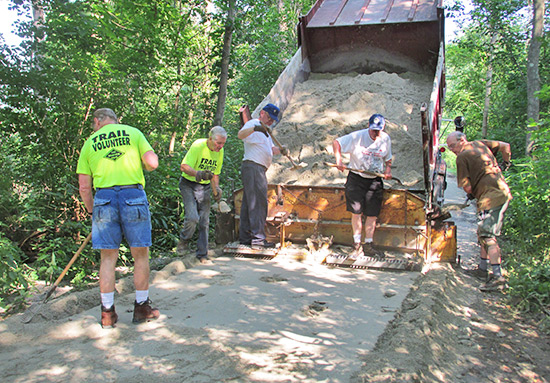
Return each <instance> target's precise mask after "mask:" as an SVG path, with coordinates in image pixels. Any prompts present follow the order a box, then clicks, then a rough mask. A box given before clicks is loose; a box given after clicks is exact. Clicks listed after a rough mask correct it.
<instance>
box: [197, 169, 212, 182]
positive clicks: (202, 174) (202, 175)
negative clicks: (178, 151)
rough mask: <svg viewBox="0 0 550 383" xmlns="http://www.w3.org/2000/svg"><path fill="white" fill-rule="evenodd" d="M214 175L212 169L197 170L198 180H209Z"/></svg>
mask: <svg viewBox="0 0 550 383" xmlns="http://www.w3.org/2000/svg"><path fill="white" fill-rule="evenodd" d="M212 177H214V173H212V172H211V171H210V170H199V171H198V172H197V175H196V176H195V179H196V180H197V182H201V181H209V180H211V179H212Z"/></svg>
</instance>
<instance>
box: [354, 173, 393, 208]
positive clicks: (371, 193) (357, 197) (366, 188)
mask: <svg viewBox="0 0 550 383" xmlns="http://www.w3.org/2000/svg"><path fill="white" fill-rule="evenodd" d="M383 197H384V182H383V181H382V178H380V177H376V178H364V177H361V176H360V175H357V174H355V173H353V172H349V174H348V179H347V181H346V209H347V211H349V212H351V213H353V214H361V213H362V214H364V215H366V216H367V217H378V215H379V214H380V209H381V208H382V198H383Z"/></svg>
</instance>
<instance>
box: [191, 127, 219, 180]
mask: <svg viewBox="0 0 550 383" xmlns="http://www.w3.org/2000/svg"><path fill="white" fill-rule="evenodd" d="M181 163H182V164H187V165H189V166H191V167H192V168H193V169H195V170H210V171H211V172H212V173H214V174H216V175H219V174H220V173H221V171H222V165H223V148H222V149H221V150H220V151H219V152H213V151H211V150H210V149H208V145H207V139H206V138H200V139H198V140H196V141H195V142H193V144H191V147H190V148H189V151H188V152H187V154H186V155H185V157H184V158H183V161H181ZM181 176H182V177H184V178H186V179H188V180H189V181H193V182H197V180H196V179H195V177H191V176H189V175H187V174H185V173H184V172H182V174H181ZM200 183H201V184H208V183H210V181H201V182H200Z"/></svg>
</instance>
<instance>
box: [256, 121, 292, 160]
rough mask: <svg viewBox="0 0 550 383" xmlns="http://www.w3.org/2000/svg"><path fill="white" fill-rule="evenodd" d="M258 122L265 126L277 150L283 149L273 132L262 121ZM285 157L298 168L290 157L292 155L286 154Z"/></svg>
mask: <svg viewBox="0 0 550 383" xmlns="http://www.w3.org/2000/svg"><path fill="white" fill-rule="evenodd" d="M260 124H262V126H263V127H264V128H265V130H267V133H268V134H269V136H270V137H271V139H272V140H273V142H274V143H275V145H277V146H278V147H279V150H283V145H281V143H280V142H279V140H277V139H276V138H275V137H274V136H273V134H272V133H271V129H270V128H269V127H268V126H266V125H265V124H264V123H263V122H261V121H260ZM286 157H287V158H288V159H289V160H290V163H291V164H292V167H293V168H298V167H299V166H298V165H296V163H295V162H294V160H293V159H292V157H290V154H288V153H287V154H286Z"/></svg>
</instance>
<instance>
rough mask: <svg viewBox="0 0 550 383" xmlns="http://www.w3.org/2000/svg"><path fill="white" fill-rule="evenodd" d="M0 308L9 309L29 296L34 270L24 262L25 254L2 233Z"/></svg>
mask: <svg viewBox="0 0 550 383" xmlns="http://www.w3.org/2000/svg"><path fill="white" fill-rule="evenodd" d="M0 254H1V257H0V309H3V310H9V309H10V308H11V307H14V306H18V305H20V304H21V303H23V301H24V299H25V298H27V296H28V288H29V283H30V282H32V281H33V280H34V279H35V275H34V271H33V270H32V269H31V268H30V267H29V266H27V265H26V264H25V263H24V260H25V254H23V252H22V251H21V250H20V249H19V248H18V247H17V246H15V245H14V244H13V243H12V242H11V241H10V240H9V239H8V238H6V237H5V236H4V235H3V234H2V233H0Z"/></svg>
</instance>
